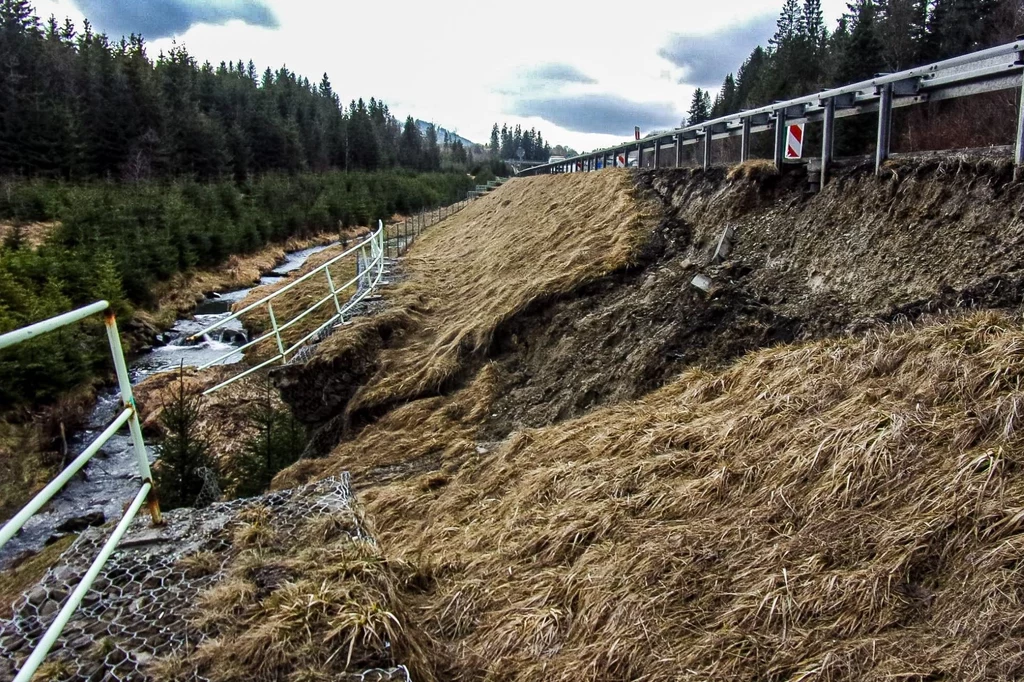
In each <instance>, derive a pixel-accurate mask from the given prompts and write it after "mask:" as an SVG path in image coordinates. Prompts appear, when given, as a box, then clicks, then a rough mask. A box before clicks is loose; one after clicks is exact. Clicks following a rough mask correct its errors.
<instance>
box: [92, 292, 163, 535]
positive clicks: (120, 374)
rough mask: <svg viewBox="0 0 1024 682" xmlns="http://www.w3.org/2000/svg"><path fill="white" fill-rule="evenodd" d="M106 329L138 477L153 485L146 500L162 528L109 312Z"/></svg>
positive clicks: (136, 413) (105, 315) (105, 314)
mask: <svg viewBox="0 0 1024 682" xmlns="http://www.w3.org/2000/svg"><path fill="white" fill-rule="evenodd" d="M103 325H104V326H105V327H106V329H107V342H108V343H109V344H110V354H111V356H112V357H113V359H114V373H115V374H117V386H118V388H119V389H120V391H121V402H122V403H123V404H124V406H125V408H127V409H129V410H131V411H132V415H131V417H130V418H129V419H128V431H129V432H130V433H131V436H132V450H133V451H134V452H135V459H136V461H137V463H138V465H139V475H140V476H142V482H143V483H147V482H148V483H150V484H151V485H152V488H150V491H149V495H148V496H147V497H146V505H147V506H148V507H149V515H150V518H152V519H153V525H154V526H159V525H162V524H163V522H164V520H163V515H162V514H161V513H160V502H159V500H158V499H157V494H156V492H155V491H156V483H155V482H154V481H153V473H152V472H151V471H150V469H149V455H147V454H146V444H145V442H143V440H142V427H141V426H140V425H139V410H138V408H137V407H136V406H135V396H134V395H133V394H132V382H131V380H130V379H129V378H128V366H127V365H126V364H125V362H124V351H123V350H122V349H121V336H120V334H118V333H117V318H116V317H115V315H114V311H113V310H111V309H109V308H108V309H107V310H105V311H103Z"/></svg>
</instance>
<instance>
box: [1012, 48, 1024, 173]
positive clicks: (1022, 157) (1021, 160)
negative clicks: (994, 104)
mask: <svg viewBox="0 0 1024 682" xmlns="http://www.w3.org/2000/svg"><path fill="white" fill-rule="evenodd" d="M1017 61H1018V62H1024V53H1021V54H1018V55H1017ZM1018 105H1019V106H1018V109H1017V145H1016V146H1015V147H1014V149H1013V161H1014V163H1015V164H1016V165H1017V168H1014V169H1013V171H1014V172H1013V175H1014V177H1016V176H1017V175H1018V173H1019V170H1020V166H1021V165H1024V81H1022V82H1021V92H1020V99H1019V100H1018Z"/></svg>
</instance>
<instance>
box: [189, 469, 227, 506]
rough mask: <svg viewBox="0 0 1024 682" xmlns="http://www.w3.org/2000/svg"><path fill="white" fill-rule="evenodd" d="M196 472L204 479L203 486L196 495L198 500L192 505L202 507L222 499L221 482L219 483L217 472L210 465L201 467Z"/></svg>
mask: <svg viewBox="0 0 1024 682" xmlns="http://www.w3.org/2000/svg"><path fill="white" fill-rule="evenodd" d="M196 473H197V474H199V476H200V478H202V479H203V487H202V489H200V491H199V494H198V495H196V502H195V504H194V505H192V506H193V507H195V508H196V509H202V508H203V507H209V506H210V505H211V504H213V503H214V502H216V501H217V500H219V499H220V484H219V483H217V472H215V471H214V470H213V469H210V468H209V467H200V468H199V469H197V470H196Z"/></svg>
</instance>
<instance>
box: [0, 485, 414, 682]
mask: <svg viewBox="0 0 1024 682" xmlns="http://www.w3.org/2000/svg"><path fill="white" fill-rule="evenodd" d="M353 502H354V499H353V495H352V488H351V485H350V481H349V477H348V474H347V473H344V474H342V475H341V476H340V477H332V478H327V479H324V480H321V481H317V482H315V483H311V484H309V485H306V486H303V487H301V488H296V489H294V490H285V491H280V492H274V493H270V494H267V495H264V496H261V497H254V498H249V499H244V500H234V501H231V502H220V503H215V504H212V505H210V506H208V507H206V508H205V509H176V510H173V511H170V512H168V513H166V514H165V515H164V516H165V519H166V521H167V524H166V526H164V527H162V528H151V527H150V526H149V518H148V517H147V516H145V515H140V517H139V518H138V519H136V520H135V522H134V523H133V524H132V526H131V528H130V529H129V531H128V533H127V534H126V535H125V537H124V539H123V540H122V541H121V544H120V545H119V546H118V548H117V549H116V550H115V551H114V553H113V554H112V555H111V557H110V560H109V561H108V562H107V564H106V566H105V567H104V568H103V570H102V571H101V572H100V574H99V576H98V577H97V579H96V581H95V582H94V583H93V586H92V588H91V589H90V590H89V592H88V593H86V595H85V598H84V600H83V601H82V605H81V606H80V607H79V609H78V610H77V611H76V612H75V614H74V615H73V616H72V618H71V621H70V622H69V623H68V625H67V627H66V628H65V629H64V632H63V634H61V636H60V637H59V638H58V639H57V642H56V643H55V644H54V646H53V648H52V649H51V650H50V654H49V656H47V659H46V663H45V664H44V665H45V666H46V667H47V674H48V676H49V678H50V679H61V680H100V679H103V680H133V681H136V680H137V681H142V680H150V679H153V678H152V677H150V675H149V674H148V673H147V664H148V663H150V662H151V661H153V660H154V659H155V658H157V657H161V658H163V657H168V656H175V655H182V656H184V655H188V654H189V653H191V652H192V651H194V650H195V648H196V647H197V646H198V645H199V644H200V643H201V642H202V640H203V634H202V633H201V632H200V631H199V630H198V629H197V628H195V627H194V626H192V625H190V622H189V620H190V619H189V618H188V614H189V613H190V609H191V608H192V606H193V604H195V602H196V597H197V596H198V595H199V593H200V592H202V591H204V590H206V589H207V588H209V587H210V586H212V585H213V584H214V583H217V582H219V581H220V580H221V579H222V578H223V577H224V572H225V568H226V567H227V566H228V564H229V563H230V562H231V560H232V559H233V558H234V557H235V556H236V555H237V553H238V551H240V550H239V549H236V548H235V547H234V546H233V544H232V535H233V533H234V530H235V529H236V528H237V527H238V526H239V525H240V524H241V523H242V521H240V520H239V516H240V515H244V512H246V511H248V510H250V509H254V508H257V507H262V508H266V509H268V510H270V511H271V512H272V513H271V514H270V515H269V517H268V518H269V524H270V526H271V527H272V528H273V530H274V531H276V532H279V533H282V534H291V533H293V532H294V531H296V529H297V528H298V527H299V526H300V525H301V524H303V523H307V522H308V521H309V520H310V519H312V518H316V517H317V516H320V515H325V514H334V513H337V512H339V511H344V510H348V511H351V510H352V505H353ZM106 530H107V529H103V528H90V529H88V530H86V531H85V532H83V533H82V534H81V535H80V536H79V537H78V539H77V540H75V542H74V544H72V545H71V547H70V548H68V550H67V551H66V552H65V553H64V555H63V556H62V557H61V559H60V561H59V562H58V563H57V564H56V565H55V566H53V567H52V568H51V569H50V570H49V571H48V572H47V574H46V575H45V576H44V577H43V579H42V580H41V581H40V582H39V584H38V585H36V586H35V587H33V588H32V589H31V590H29V591H28V592H27V593H26V594H24V595H23V596H22V597H21V598H19V599H18V601H16V602H15V603H14V606H13V616H12V617H11V618H10V620H0V680H10V679H13V678H14V675H15V674H16V672H17V671H18V670H19V669H20V668H21V665H22V664H23V663H24V661H25V659H26V658H27V657H28V655H29V654H30V653H31V652H32V649H33V648H34V647H35V645H36V644H37V643H38V642H39V640H40V639H41V638H42V636H43V633H45V632H46V628H47V627H48V626H49V624H50V623H51V622H52V621H53V619H54V617H55V616H56V615H57V613H58V612H59V611H60V608H61V605H62V603H63V602H64V600H65V599H66V598H67V596H68V595H69V594H71V592H72V591H73V590H74V589H75V587H76V586H77V584H78V582H79V580H80V579H81V578H82V576H84V575H85V573H86V571H87V570H88V568H89V566H90V564H91V563H92V561H93V559H94V558H95V557H96V555H97V554H98V553H99V551H100V548H101V547H102V546H103V543H104V542H105V540H106V537H107V532H106ZM350 534H351V535H352V536H353V537H355V538H359V539H362V540H370V541H372V539H371V538H370V537H369V536H368V535H367V534H366V533H365V531H364V530H363V529H362V528H361V527H359V526H358V525H356V527H355V528H354V530H352V531H351V533H350ZM201 552H202V553H206V554H204V556H207V557H208V556H213V557H215V559H214V562H213V565H208V564H209V562H206V564H207V565H205V566H204V568H202V569H197V564H198V563H199V562H189V561H188V559H189V557H193V556H195V555H197V554H199V553H201ZM40 670H43V669H42V668H41V669H40ZM191 679H196V680H202V679H205V678H203V677H199V676H196V675H194V676H193V677H192V678H191ZM350 679H352V680H366V681H367V682H383V681H385V680H409V673H408V670H406V669H405V668H404V667H399V668H394V669H390V670H367V671H365V672H363V673H355V674H353V675H351V676H350Z"/></svg>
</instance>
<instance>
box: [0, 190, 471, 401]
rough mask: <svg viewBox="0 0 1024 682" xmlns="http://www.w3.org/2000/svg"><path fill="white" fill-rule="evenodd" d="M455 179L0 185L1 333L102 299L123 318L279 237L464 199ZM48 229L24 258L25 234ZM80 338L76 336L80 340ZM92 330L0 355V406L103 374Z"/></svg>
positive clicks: (46, 396) (97, 334)
mask: <svg viewBox="0 0 1024 682" xmlns="http://www.w3.org/2000/svg"><path fill="white" fill-rule="evenodd" d="M474 184H475V180H474V179H473V178H471V177H470V176H468V175H466V174H465V173H421V174H411V173H410V172H408V171H397V170H388V171H373V172H363V173H344V172H338V171H332V172H328V173H317V174H314V173H303V174H295V175H289V174H283V173H273V174H267V175H263V176H260V177H258V178H253V179H251V180H249V181H248V182H247V183H245V184H243V185H239V184H238V183H236V182H234V181H233V180H231V179H225V180H221V181H218V182H205V183H203V182H198V181H196V180H185V179H182V180H176V181H174V182H156V181H149V182H136V183H130V184H125V183H111V182H101V181H96V182H90V183H68V182H64V181H54V180H44V179H38V178H37V179H27V180H24V179H23V180H8V181H5V182H0V222H11V223H13V224H14V227H13V229H11V230H10V231H9V232H8V233H7V236H6V238H5V239H4V241H3V243H2V244H0V332H4V331H8V330H10V329H15V328H18V327H21V326H24V325H26V324H29V323H31V322H35V321H38V320H40V319H44V318H46V317H50V316H53V315H56V314H59V313H62V312H66V311H67V310H70V309H71V308H73V307H76V306H79V305H84V304H86V303H91V302H93V301H95V300H97V299H106V300H108V301H111V303H113V304H114V306H115V308H116V310H117V312H118V313H119V317H120V318H121V319H122V320H124V319H126V318H127V317H128V316H129V314H130V313H131V312H132V310H133V308H136V307H149V306H151V305H152V304H154V303H155V301H154V299H153V291H154V288H155V286H154V285H155V284H156V283H158V282H159V281H161V280H164V279H166V278H168V277H170V276H171V275H172V274H173V273H175V272H179V271H183V270H187V269H189V268H193V267H211V266H214V265H217V264H218V263H221V262H223V261H224V260H225V259H226V258H227V257H228V256H229V255H230V254H233V253H245V252H251V251H253V250H256V249H258V248H260V247H261V246H264V245H266V244H267V243H269V242H280V241H283V240H285V239H287V238H288V237H290V236H306V235H311V234H315V233H319V232H323V231H328V230H333V229H337V228H339V227H342V228H343V227H349V226H353V225H369V224H371V223H372V222H373V221H374V220H376V219H377V218H379V217H384V216H390V215H393V214H394V213H412V212H415V211H418V210H420V209H423V208H427V207H432V206H437V205H440V204H449V203H453V202H455V201H457V200H460V199H462V198H464V197H465V196H466V193H467V191H468V190H470V189H472V187H473V185H474ZM32 222H43V223H52V224H53V227H52V232H51V233H50V234H49V236H48V238H47V239H46V241H45V243H44V244H42V245H41V246H39V247H38V248H30V247H29V246H28V244H27V243H26V239H25V235H24V231H25V229H26V228H25V227H24V225H25V224H26V223H32ZM83 329H84V330H86V331H89V330H90V329H91V332H90V333H85V334H83V333H81V332H82V330H83ZM108 363H109V353H108V351H107V350H106V347H105V345H104V343H103V339H102V324H100V325H99V326H98V327H95V328H91V327H89V325H85V326H83V327H74V328H68V329H66V330H62V331H61V332H59V333H55V334H50V335H46V336H44V337H42V338H41V339H38V340H36V341H33V342H31V343H26V344H22V345H19V346H15V347H13V348H11V349H7V350H5V351H4V352H3V354H0V408H3V407H5V406H9V405H11V404H30V403H39V402H45V401H48V400H51V399H53V398H54V397H56V396H57V395H59V393H60V392H61V391H63V390H65V389H67V388H70V387H71V386H74V385H76V384H77V383H80V382H81V381H83V380H85V379H87V378H89V377H90V376H93V375H95V374H96V373H97V372H101V371H103V368H104V367H106V366H107V364H108Z"/></svg>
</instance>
